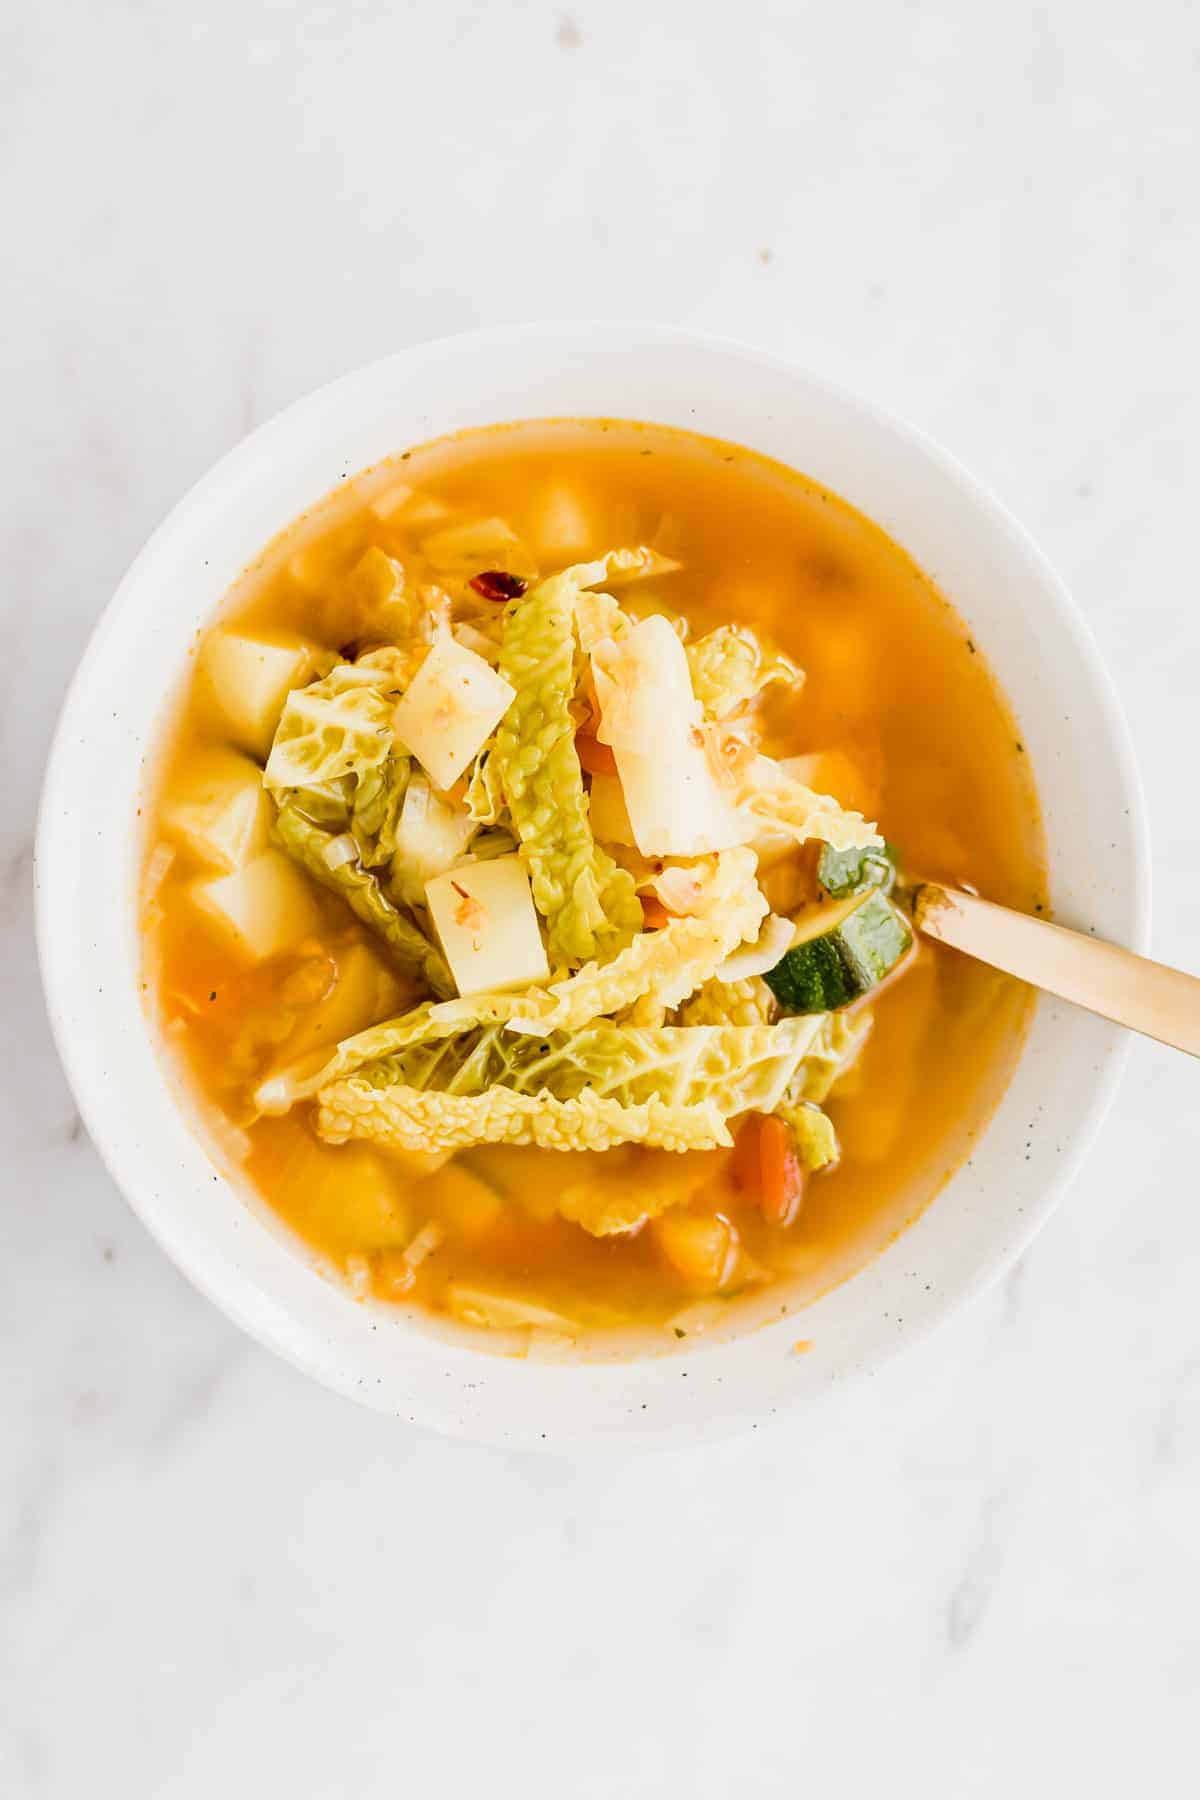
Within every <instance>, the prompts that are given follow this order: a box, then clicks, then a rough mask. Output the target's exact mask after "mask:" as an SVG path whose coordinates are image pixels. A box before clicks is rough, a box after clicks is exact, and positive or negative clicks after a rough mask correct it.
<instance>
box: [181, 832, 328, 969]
mask: <svg viewBox="0 0 1200 1800" xmlns="http://www.w3.org/2000/svg"><path fill="white" fill-rule="evenodd" d="M189 893H190V895H191V899H192V903H193V905H195V906H196V907H198V908H199V910H200V912H201V913H202V914H203V915H204V917H205V919H207V920H208V922H209V923H210V924H211V925H212V926H214V927H215V928H216V929H217V930H218V931H219V932H220V933H221V934H222V935H223V936H224V938H225V939H226V941H227V942H228V944H229V947H230V949H231V950H233V951H234V952H235V953H236V954H237V955H238V956H241V957H248V958H250V959H251V960H253V961H254V962H261V961H262V960H263V959H264V958H265V957H268V956H278V955H279V954H280V952H281V951H283V950H290V949H293V948H294V947H295V946H296V945H297V944H298V943H299V942H300V941H301V939H302V938H304V937H306V936H307V935H308V933H309V932H312V931H315V930H316V929H317V926H318V924H319V923H320V912H319V909H318V907H317V903H316V900H315V898H314V896H313V892H312V889H311V888H310V887H309V885H308V883H307V882H306V881H305V879H304V877H303V875H301V874H300V872H299V870H298V869H296V868H294V867H293V866H292V864H291V863H290V862H288V860H287V858H286V857H284V856H281V855H280V854H279V852H278V851H277V850H263V851H261V852H260V853H259V855H257V856H255V857H253V858H252V859H251V861H250V862H248V863H245V864H243V866H242V867H241V868H239V869H234V870H233V872H232V873H231V874H229V875H218V876H215V877H214V878H213V879H212V880H209V881H196V882H193V884H192V886H191V888H190V889H189Z"/></svg>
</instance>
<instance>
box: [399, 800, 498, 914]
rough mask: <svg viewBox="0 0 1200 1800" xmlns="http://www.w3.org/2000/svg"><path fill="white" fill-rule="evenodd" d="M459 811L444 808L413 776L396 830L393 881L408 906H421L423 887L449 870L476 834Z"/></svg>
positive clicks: (474, 828)
mask: <svg viewBox="0 0 1200 1800" xmlns="http://www.w3.org/2000/svg"><path fill="white" fill-rule="evenodd" d="M478 829H479V827H478V826H477V825H476V823H475V821H474V819H472V818H471V817H470V815H469V814H468V813H465V812H463V811H462V809H461V808H460V807H455V806H447V805H446V802H445V801H444V800H442V799H440V798H439V796H438V795H437V794H435V793H434V791H433V789H432V788H431V787H430V785H429V783H428V782H427V781H426V779H425V777H424V776H423V775H414V776H413V777H412V779H411V781H410V782H409V784H408V788H407V790H406V791H405V795H404V804H403V806H402V807H401V809H400V819H399V822H398V824H397V827H396V852H395V855H394V857H393V859H392V877H393V880H394V882H395V884H396V886H397V887H398V888H399V890H400V892H401V894H402V895H403V897H404V899H405V900H407V901H408V902H409V904H410V905H423V904H424V900H425V884H426V882H427V881H432V880H433V878H434V876H435V875H441V874H442V873H443V872H444V871H445V870H446V869H449V868H452V867H453V866H454V864H455V863H456V862H458V861H459V859H460V858H461V857H462V855H463V852H464V851H465V850H466V847H467V845H468V844H469V843H470V841H471V839H472V837H473V836H474V835H475V833H476V831H478Z"/></svg>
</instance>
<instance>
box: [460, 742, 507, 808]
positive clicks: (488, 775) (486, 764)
mask: <svg viewBox="0 0 1200 1800" xmlns="http://www.w3.org/2000/svg"><path fill="white" fill-rule="evenodd" d="M467 811H468V812H469V813H470V815H471V817H472V818H473V819H474V820H475V823H476V824H477V825H496V824H498V823H499V821H500V819H501V818H502V816H503V814H504V813H505V812H506V811H507V806H506V803H505V799H504V783H503V782H502V781H501V779H500V765H499V762H498V761H497V759H496V740H495V738H489V739H488V741H487V743H486V744H485V745H484V746H483V748H482V749H481V750H480V752H479V754H478V755H477V756H476V758H475V762H474V766H473V767H472V770H471V775H470V779H469V780H468V782H467Z"/></svg>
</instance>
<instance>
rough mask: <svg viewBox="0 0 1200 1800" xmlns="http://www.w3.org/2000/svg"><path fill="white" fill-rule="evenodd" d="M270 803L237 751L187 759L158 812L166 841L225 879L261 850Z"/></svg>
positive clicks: (257, 773) (256, 771)
mask: <svg viewBox="0 0 1200 1800" xmlns="http://www.w3.org/2000/svg"><path fill="white" fill-rule="evenodd" d="M271 812H272V807H271V802H270V799H269V798H268V796H267V792H266V789H265V788H264V787H263V782H262V770H261V769H260V768H259V767H258V764H257V763H255V762H252V761H251V759H250V758H249V757H248V756H243V755H242V754H241V753H240V752H239V751H237V750H227V749H225V748H215V749H212V750H204V751H201V752H200V753H199V754H198V755H196V756H195V757H193V758H192V760H191V761H190V762H189V764H188V766H187V768H186V770H185V772H184V773H183V774H182V775H181V776H180V779H179V780H178V781H177V782H176V783H175V784H174V786H173V787H172V789H171V791H170V795H169V797H168V799H167V800H166V801H165V802H164V805H163V809H162V821H163V824H164V826H165V827H166V829H167V831H169V832H170V834H171V836H172V837H173V838H175V839H176V840H177V841H178V842H179V843H181V844H182V845H183V846H184V848H185V849H187V850H190V851H191V853H192V855H193V856H195V857H198V858H199V860H200V861H201V862H204V863H208V864H210V865H211V866H212V867H213V868H214V869H220V870H222V871H223V872H224V873H225V874H227V875H228V874H230V873H232V871H233V870H234V869H240V868H241V867H242V865H243V864H244V863H247V862H249V861H250V858H251V857H252V856H257V854H258V853H259V851H260V850H265V849H266V848H267V845H268V842H269V841H270V835H269V834H270V825H271Z"/></svg>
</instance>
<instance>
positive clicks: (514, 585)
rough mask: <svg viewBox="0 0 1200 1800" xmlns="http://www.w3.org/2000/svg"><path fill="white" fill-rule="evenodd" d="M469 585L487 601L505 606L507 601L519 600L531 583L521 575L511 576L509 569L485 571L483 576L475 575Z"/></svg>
mask: <svg viewBox="0 0 1200 1800" xmlns="http://www.w3.org/2000/svg"><path fill="white" fill-rule="evenodd" d="M469 585H470V586H471V587H473V588H474V589H475V592H476V593H477V594H482V595H483V597H484V599H485V600H496V601H498V602H499V603H500V604H501V605H503V604H504V602H505V601H506V600H519V599H520V598H521V595H522V594H523V593H524V592H525V589H526V588H527V587H528V586H529V583H528V582H527V581H525V580H524V579H523V578H522V577H521V576H520V575H510V574H509V573H508V570H507V569H485V570H484V571H483V573H482V575H473V576H472V577H471V580H470V584H469Z"/></svg>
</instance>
